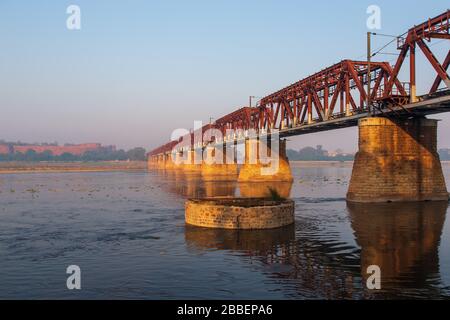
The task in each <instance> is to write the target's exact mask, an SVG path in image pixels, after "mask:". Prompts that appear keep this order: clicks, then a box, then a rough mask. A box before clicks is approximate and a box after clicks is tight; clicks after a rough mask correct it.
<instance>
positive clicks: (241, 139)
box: [148, 11, 450, 202]
mask: <svg viewBox="0 0 450 320" xmlns="http://www.w3.org/2000/svg"><path fill="white" fill-rule="evenodd" d="M449 30H450V11H446V12H444V13H442V14H440V15H438V16H436V17H434V18H431V19H428V20H427V21H426V22H424V23H421V24H418V25H416V26H414V27H413V28H411V29H409V30H408V31H407V32H406V33H404V34H403V35H402V36H399V37H398V39H397V49H398V50H399V56H398V59H397V61H396V62H395V64H394V65H391V64H390V63H388V62H382V61H381V62H380V61H353V60H342V61H341V62H339V63H336V64H335V65H333V66H331V67H328V68H326V69H323V70H321V71H320V72H317V73H315V74H313V75H311V76H309V77H307V78H305V79H302V80H300V81H298V82H296V83H294V84H291V85H290V86H288V87H286V88H283V89H281V90H279V91H277V92H274V93H272V94H270V95H268V96H266V97H264V98H262V99H261V100H260V101H259V102H258V103H257V105H256V106H255V107H251V106H247V107H243V108H240V109H238V110H236V111H234V112H232V113H230V114H228V115H226V116H224V117H222V118H219V119H218V120H216V121H215V122H214V123H210V124H208V125H206V126H203V127H202V128H198V129H196V130H194V131H191V132H190V134H188V135H186V136H184V137H180V139H179V140H177V141H171V142H169V143H167V144H165V145H163V146H161V147H159V148H157V149H155V150H153V151H151V152H150V153H149V154H148V161H149V168H151V169H164V170H186V171H196V172H199V173H201V174H202V177H203V178H204V179H205V180H208V179H212V180H214V181H218V180H229V179H232V180H237V181H239V182H242V183H247V182H251V183H257V182H261V183H262V182H264V183H273V184H275V183H283V182H285V183H288V182H290V181H292V174H291V170H290V167H289V160H288V158H287V157H286V140H285V139H286V138H288V137H290V136H297V135H306V134H309V133H314V132H320V131H326V130H335V129H339V128H345V127H351V126H358V127H359V151H358V153H357V155H356V159H355V162H354V167H353V173H352V178H351V182H350V186H349V190H348V194H347V200H348V201H349V202H397V201H434V200H448V191H447V189H446V186H445V181H444V177H443V174H442V168H441V164H440V160H439V156H438V154H437V151H436V145H437V142H436V140H437V121H436V120H432V119H427V116H429V115H433V114H437V113H442V112H449V111H450V78H449V75H448V73H447V69H448V67H449V65H450V49H449V42H448V40H450V33H449ZM436 39H437V40H438V41H442V42H444V44H446V45H447V47H444V52H440V53H439V54H435V53H433V52H432V50H431V47H432V45H429V44H428V43H429V42H432V41H435V40H436ZM433 49H434V47H433ZM418 50H420V51H421V52H422V53H423V58H422V59H423V62H424V64H426V65H427V66H428V67H429V69H430V70H432V71H431V72H432V73H434V75H433V78H431V79H432V80H433V81H432V82H430V83H426V84H423V83H421V85H422V86H424V88H418V81H417V80H418V79H420V80H424V79H430V72H428V73H427V74H423V75H419V74H417V72H416V63H417V62H416V59H417V56H418V55H417V54H416V53H417V51H418ZM442 53H444V55H443V57H441V56H442ZM438 57H439V58H438ZM370 60H372V59H370ZM421 70H423V69H422V68H421ZM400 74H402V77H404V79H400ZM419 82H420V81H419ZM418 92H421V94H420V95H419V94H418ZM239 150H240V151H239ZM239 155H240V156H241V158H243V159H241V160H239V158H240V157H239Z"/></svg>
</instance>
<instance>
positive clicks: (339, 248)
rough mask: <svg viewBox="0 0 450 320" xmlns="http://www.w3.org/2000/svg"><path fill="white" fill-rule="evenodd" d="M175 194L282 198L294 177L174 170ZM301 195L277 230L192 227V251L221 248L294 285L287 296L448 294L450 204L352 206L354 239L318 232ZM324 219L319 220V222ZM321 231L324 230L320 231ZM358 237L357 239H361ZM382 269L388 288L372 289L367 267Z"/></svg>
mask: <svg viewBox="0 0 450 320" xmlns="http://www.w3.org/2000/svg"><path fill="white" fill-rule="evenodd" d="M172 177H173V178H174V179H173V181H172V182H173V184H172V190H171V191H173V192H176V193H179V194H180V195H183V196H184V197H213V196H236V195H238V196H242V197H264V196H268V195H269V194H270V193H269V189H270V188H272V189H275V190H277V192H278V193H279V194H280V195H281V196H283V197H289V196H290V194H291V189H292V183H273V182H272V183H237V182H220V183H219V182H217V183H215V182H205V181H202V180H201V177H200V176H199V175H196V174H176V175H173V176H172ZM304 200H305V199H304V198H297V210H296V211H297V212H296V225H295V226H290V227H286V228H279V229H274V230H259V231H242V230H241V231H239V230H217V229H206V228H198V227H193V226H186V228H185V241H186V244H187V245H188V248H190V249H191V250H200V251H201V250H222V251H227V252H229V253H230V254H233V255H239V256H241V257H242V258H243V259H249V260H248V262H249V263H250V264H253V263H254V261H255V260H257V261H259V262H260V267H261V270H260V271H261V272H263V273H265V274H268V275H269V277H270V278H272V279H278V281H280V282H281V283H285V284H288V285H287V288H288V290H287V291H288V292H286V295H287V296H290V297H296V298H298V297H304V298H308V297H323V298H331V299H333V298H347V299H350V298H420V297H428V298H430V297H434V298H439V297H445V296H447V294H448V293H447V292H446V291H445V288H444V290H441V289H442V288H440V287H439V283H440V281H439V277H440V273H439V255H438V250H439V244H440V238H441V233H442V229H443V225H444V221H445V215H446V211H447V207H448V203H447V202H423V203H388V204H351V203H348V204H347V219H348V220H350V226H351V228H352V230H353V233H354V242H353V243H344V242H343V241H342V239H332V240H330V237H324V236H323V235H319V236H318V235H317V234H315V230H313V229H314V227H313V225H314V224H312V223H311V222H312V221H310V220H309V219H310V218H309V217H308V216H307V215H306V216H304V215H303V213H302V203H301V202H302V201H304ZM319 223H320V221H319ZM317 232H321V231H319V230H317ZM355 243H356V245H355ZM370 265H378V266H379V267H380V268H381V278H382V281H381V283H382V290H380V291H373V290H368V289H367V288H366V287H365V283H366V280H367V277H368V274H367V272H366V271H367V267H368V266H370Z"/></svg>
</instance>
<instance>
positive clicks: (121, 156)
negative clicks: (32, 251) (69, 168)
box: [0, 147, 147, 162]
mask: <svg viewBox="0 0 450 320" xmlns="http://www.w3.org/2000/svg"><path fill="white" fill-rule="evenodd" d="M146 158H147V157H146V151H145V149H144V148H140V147H138V148H133V149H130V150H128V151H125V150H122V149H120V150H110V149H108V148H105V149H98V150H92V151H87V152H85V153H84V154H82V155H74V154H71V153H63V154H61V155H53V154H52V152H51V151H44V152H41V153H38V152H36V151H34V150H27V151H26V152H25V153H21V152H17V153H12V154H0V161H30V162H33V161H65V162H71V161H115V160H118V161H124V160H131V161H145V160H146Z"/></svg>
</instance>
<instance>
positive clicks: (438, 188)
mask: <svg viewBox="0 0 450 320" xmlns="http://www.w3.org/2000/svg"><path fill="white" fill-rule="evenodd" d="M358 126H359V151H358V153H357V154H356V157H355V162H354V164H353V172H352V177H351V180H350V186H349V190H348V193H347V201H350V202H367V203H371V202H409V201H438V200H448V199H449V194H448V192H447V188H446V185H445V180H444V175H443V173H442V167H441V163H440V160H439V155H438V153H437V143H436V142H437V120H431V119H425V118H414V119H408V120H391V119H388V118H381V117H374V118H366V119H362V120H360V122H359V125H358Z"/></svg>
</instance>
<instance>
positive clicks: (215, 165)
mask: <svg viewBox="0 0 450 320" xmlns="http://www.w3.org/2000/svg"><path fill="white" fill-rule="evenodd" d="M204 152H205V155H204V157H203V162H202V165H201V170H202V178H203V180H205V181H229V180H230V181H231V180H236V177H237V175H238V167H237V163H236V158H235V156H234V150H233V149H231V148H227V146H226V145H225V144H224V145H223V146H219V147H216V148H214V147H212V146H208V147H206V149H205V151H204Z"/></svg>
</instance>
